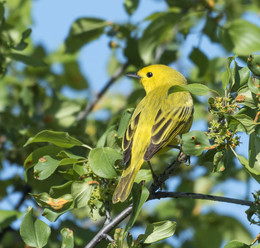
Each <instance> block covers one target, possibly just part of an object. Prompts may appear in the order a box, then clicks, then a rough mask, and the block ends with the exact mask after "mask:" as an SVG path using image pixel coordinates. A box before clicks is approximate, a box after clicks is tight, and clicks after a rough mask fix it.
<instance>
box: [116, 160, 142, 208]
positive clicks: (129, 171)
mask: <svg viewBox="0 0 260 248" xmlns="http://www.w3.org/2000/svg"><path fill="white" fill-rule="evenodd" d="M142 164H143V161H142V163H140V165H138V166H133V165H132V164H130V165H129V166H128V167H127V168H126V169H125V170H124V171H123V174H122V176H121V179H120V181H119V183H118V185H117V187H116V190H115V192H114V194H113V198H112V202H113V203H114V204H115V203H117V202H119V201H121V202H124V201H125V200H126V199H127V197H128V196H129V194H130V192H131V189H132V187H133V184H134V180H135V177H136V175H137V173H138V171H139V170H140V168H141V166H142Z"/></svg>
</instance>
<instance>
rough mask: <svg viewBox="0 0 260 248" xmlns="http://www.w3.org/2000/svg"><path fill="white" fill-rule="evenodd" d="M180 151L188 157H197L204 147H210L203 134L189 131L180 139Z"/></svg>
mask: <svg viewBox="0 0 260 248" xmlns="http://www.w3.org/2000/svg"><path fill="white" fill-rule="evenodd" d="M180 144H181V146H182V151H183V152H184V153H185V154H187V155H190V156H199V155H200V154H201V153H202V152H203V151H204V149H205V148H206V147H209V146H210V143H209V139H208V137H207V135H206V134H205V133H204V132H201V131H191V132H189V133H185V134H182V135H181V137H180Z"/></svg>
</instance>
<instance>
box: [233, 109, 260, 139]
mask: <svg viewBox="0 0 260 248" xmlns="http://www.w3.org/2000/svg"><path fill="white" fill-rule="evenodd" d="M233 118H234V119H236V120H237V121H239V122H240V123H241V124H242V125H243V127H244V128H245V129H246V132H247V134H251V133H252V132H254V131H255V128H256V126H257V125H259V124H260V123H256V122H254V121H253V120H252V118H251V117H250V116H248V115H246V114H237V115H233V116H230V119H233Z"/></svg>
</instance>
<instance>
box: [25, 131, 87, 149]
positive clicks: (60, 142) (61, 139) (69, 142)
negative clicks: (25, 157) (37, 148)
mask: <svg viewBox="0 0 260 248" xmlns="http://www.w3.org/2000/svg"><path fill="white" fill-rule="evenodd" d="M35 142H49V143H52V144H54V145H56V146H60V147H64V148H71V147H73V146H81V145H83V143H82V142H81V141H79V140H77V139H75V138H73V137H71V136H70V135H69V134H68V133H65V132H55V131H50V130H43V131H41V132H39V133H38V134H36V135H35V136H34V137H31V138H29V139H28V141H27V142H26V144H25V145H24V146H27V145H29V144H31V143H35Z"/></svg>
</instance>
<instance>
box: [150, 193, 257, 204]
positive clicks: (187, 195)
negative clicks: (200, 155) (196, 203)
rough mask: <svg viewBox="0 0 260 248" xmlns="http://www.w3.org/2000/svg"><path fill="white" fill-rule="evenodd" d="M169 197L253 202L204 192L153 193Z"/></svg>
mask: <svg viewBox="0 0 260 248" xmlns="http://www.w3.org/2000/svg"><path fill="white" fill-rule="evenodd" d="M168 197H171V198H190V199H200V200H210V201H219V202H227V203H233V204H239V205H244V206H251V205H252V204H253V202H252V201H245V200H240V199H234V198H229V197H223V196H216V195H204V194H197V193H186V192H162V191H158V192H156V193H154V194H153V198H152V199H161V198H168ZM152 199H151V200H152Z"/></svg>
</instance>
